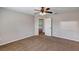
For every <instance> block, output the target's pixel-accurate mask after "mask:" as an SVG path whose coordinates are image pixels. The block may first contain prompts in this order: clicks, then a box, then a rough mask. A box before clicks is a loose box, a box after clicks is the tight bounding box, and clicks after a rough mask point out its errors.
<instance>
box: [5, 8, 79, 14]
mask: <svg viewBox="0 0 79 59" xmlns="http://www.w3.org/2000/svg"><path fill="white" fill-rule="evenodd" d="M4 8H6V9H9V10H14V11H17V12H22V13H26V14H31V15H34V14H35V11H34V9H40V7H4ZM50 8H51V11H53V12H56V13H62V12H69V11H79V7H50Z"/></svg>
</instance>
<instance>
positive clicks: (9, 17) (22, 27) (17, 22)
mask: <svg viewBox="0 0 79 59" xmlns="http://www.w3.org/2000/svg"><path fill="white" fill-rule="evenodd" d="M33 35H34V17H33V16H31V15H27V14H22V13H18V12H15V11H10V10H6V9H3V8H0V45H2V44H6V43H9V42H13V41H16V40H19V39H23V38H25V37H29V36H33Z"/></svg>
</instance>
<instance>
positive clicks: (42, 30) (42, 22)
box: [38, 19, 45, 35]
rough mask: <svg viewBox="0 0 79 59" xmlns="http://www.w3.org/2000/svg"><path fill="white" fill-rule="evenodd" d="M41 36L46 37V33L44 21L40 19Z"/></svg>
mask: <svg viewBox="0 0 79 59" xmlns="http://www.w3.org/2000/svg"><path fill="white" fill-rule="evenodd" d="M38 31H39V35H45V33H44V19H39V30H38Z"/></svg>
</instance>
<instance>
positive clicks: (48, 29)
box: [44, 18, 51, 36]
mask: <svg viewBox="0 0 79 59" xmlns="http://www.w3.org/2000/svg"><path fill="white" fill-rule="evenodd" d="M44 32H45V35H47V36H51V18H45V19H44Z"/></svg>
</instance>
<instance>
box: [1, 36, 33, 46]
mask: <svg viewBox="0 0 79 59" xmlns="http://www.w3.org/2000/svg"><path fill="white" fill-rule="evenodd" d="M31 36H34V35H30V36H26V37H21V38H18V39H15V40H11V41H8V42H4V43H1V44H0V46H2V45H6V44H8V43H12V42H15V41H18V40H22V39H24V38H28V37H31Z"/></svg>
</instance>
